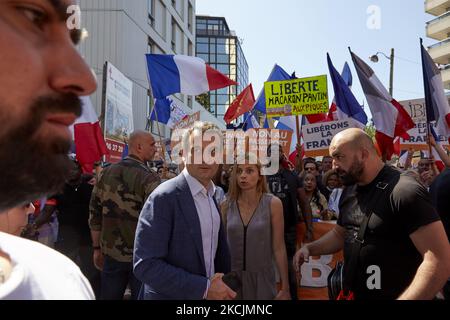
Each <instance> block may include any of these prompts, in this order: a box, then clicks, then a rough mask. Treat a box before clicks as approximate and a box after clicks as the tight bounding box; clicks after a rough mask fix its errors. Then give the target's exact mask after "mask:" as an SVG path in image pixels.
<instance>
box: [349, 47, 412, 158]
mask: <svg viewBox="0 0 450 320" xmlns="http://www.w3.org/2000/svg"><path fill="white" fill-rule="evenodd" d="M349 50H350V48H349ZM350 54H351V56H352V60H353V63H354V65H355V69H356V72H357V73H358V77H359V81H360V82H361V86H362V89H363V91H364V94H365V96H366V99H367V102H368V104H369V107H370V111H371V112H372V116H373V122H374V125H375V128H376V134H375V138H376V140H377V143H378V146H379V148H380V151H381V152H382V153H383V154H384V155H385V156H386V159H387V160H390V159H391V156H392V154H393V153H394V144H393V141H394V138H395V137H402V138H404V139H409V135H408V132H407V131H408V130H409V129H412V128H414V122H413V121H412V119H411V117H410V116H409V114H408V113H407V112H406V110H405V109H404V108H403V106H402V105H401V104H400V103H398V102H397V101H396V100H395V99H393V98H392V97H391V95H390V94H389V92H388V91H387V90H386V88H385V87H384V86H383V84H382V83H381V81H380V80H379V79H378V77H377V76H376V75H375V72H374V71H373V70H372V68H370V67H369V66H368V65H367V64H366V63H365V62H364V61H363V60H362V59H361V58H359V57H358V56H357V55H356V54H354V53H353V52H352V51H351V50H350Z"/></svg>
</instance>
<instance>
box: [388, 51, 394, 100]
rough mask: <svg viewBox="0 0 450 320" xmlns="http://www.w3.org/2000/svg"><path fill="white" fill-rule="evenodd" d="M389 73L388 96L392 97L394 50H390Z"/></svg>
mask: <svg viewBox="0 0 450 320" xmlns="http://www.w3.org/2000/svg"><path fill="white" fill-rule="evenodd" d="M390 60H391V72H390V79H389V94H390V95H391V97H393V94H394V48H392V49H391V58H390Z"/></svg>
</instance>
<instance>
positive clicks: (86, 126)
mask: <svg viewBox="0 0 450 320" xmlns="http://www.w3.org/2000/svg"><path fill="white" fill-rule="evenodd" d="M80 100H81V102H82V110H83V111H82V114H81V117H79V118H78V119H77V120H76V121H75V123H74V124H73V125H72V126H70V127H69V130H70V131H71V132H72V137H73V140H74V142H75V153H76V158H77V160H78V162H79V163H80V165H81V168H82V169H83V172H84V173H92V170H93V169H94V163H95V162H96V161H99V160H101V159H102V156H104V155H106V154H108V149H107V148H106V143H105V139H104V137H103V134H102V129H101V128H100V123H99V120H98V116H97V114H96V113H95V110H94V107H93V106H92V102H91V99H89V97H81V98H80Z"/></svg>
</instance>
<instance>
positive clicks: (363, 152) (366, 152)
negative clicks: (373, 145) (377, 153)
mask: <svg viewBox="0 0 450 320" xmlns="http://www.w3.org/2000/svg"><path fill="white" fill-rule="evenodd" d="M369 155H370V152H369V150H367V149H366V148H364V149H362V150H361V157H362V160H363V161H366V160H367V159H368V158H369Z"/></svg>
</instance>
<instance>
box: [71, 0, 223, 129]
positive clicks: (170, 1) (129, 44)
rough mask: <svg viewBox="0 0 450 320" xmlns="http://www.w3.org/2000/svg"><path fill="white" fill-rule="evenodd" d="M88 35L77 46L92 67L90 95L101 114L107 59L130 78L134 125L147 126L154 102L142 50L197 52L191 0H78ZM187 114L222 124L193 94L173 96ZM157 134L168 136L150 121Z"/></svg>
mask: <svg viewBox="0 0 450 320" xmlns="http://www.w3.org/2000/svg"><path fill="white" fill-rule="evenodd" d="M79 4H80V8H81V14H82V27H83V28H85V29H86V30H87V34H88V36H87V38H86V39H85V40H84V41H82V43H81V44H80V46H79V50H80V52H81V54H82V55H83V56H84V58H85V59H86V61H87V63H88V64H89V66H90V67H91V68H92V69H93V70H94V72H95V74H96V75H97V79H98V81H97V82H98V90H97V92H96V93H95V94H94V95H92V96H91V99H92V102H93V104H94V106H95V108H96V111H97V114H98V115H99V116H100V118H102V116H101V114H102V92H103V83H102V79H103V66H104V63H105V62H106V61H109V62H111V63H112V64H113V65H114V66H115V67H116V68H118V69H119V70H120V71H121V72H122V73H123V74H124V75H125V76H126V77H127V78H128V79H130V80H131V81H132V82H133V123H134V128H135V129H142V130H143V129H145V128H146V126H147V119H148V117H149V114H150V109H151V106H152V105H153V103H152V101H151V97H150V96H149V87H150V85H149V82H148V78H147V65H146V60H145V54H146V53H162V54H184V55H190V56H194V55H195V0H132V1H130V0H128V1H125V0H108V1H105V0H79ZM175 98H177V99H178V100H179V102H180V103H181V104H182V105H183V106H184V109H185V112H186V113H187V114H192V113H195V112H197V111H202V112H201V117H200V119H201V120H204V121H212V122H214V123H216V124H217V125H219V126H221V127H224V123H223V121H218V120H217V119H216V118H215V117H213V116H212V115H211V114H209V113H208V112H205V111H204V108H203V107H202V106H201V105H200V104H198V103H196V102H195V99H194V97H191V96H186V95H182V94H176V95H175ZM150 130H151V132H152V133H153V134H154V135H155V136H159V135H161V136H162V137H165V138H168V137H170V130H169V129H168V128H166V127H165V126H164V125H161V124H160V125H159V130H158V126H157V125H156V123H155V122H152V123H151V126H150Z"/></svg>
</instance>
